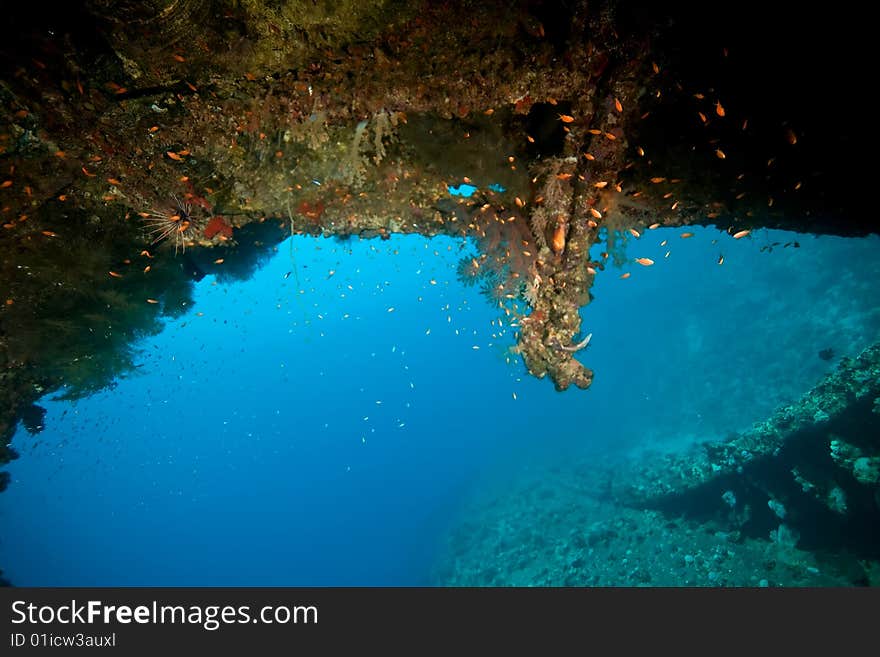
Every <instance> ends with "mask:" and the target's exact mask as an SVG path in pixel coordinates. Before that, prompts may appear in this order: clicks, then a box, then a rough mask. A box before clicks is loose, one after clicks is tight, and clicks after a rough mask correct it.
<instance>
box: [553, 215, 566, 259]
mask: <svg viewBox="0 0 880 657" xmlns="http://www.w3.org/2000/svg"><path fill="white" fill-rule="evenodd" d="M550 245H551V246H552V247H553V253H555V254H556V255H559V254H561V253H562V252H563V251H564V250H565V221H564V220H563V219H561V218H560V219H558V220H557V222H556V230H554V231H553V240H552V241H551V243H550Z"/></svg>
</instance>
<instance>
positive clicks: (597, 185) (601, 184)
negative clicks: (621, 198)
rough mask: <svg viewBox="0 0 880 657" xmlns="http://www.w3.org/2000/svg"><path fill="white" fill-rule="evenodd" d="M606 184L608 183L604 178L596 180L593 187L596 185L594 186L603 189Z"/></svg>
mask: <svg viewBox="0 0 880 657" xmlns="http://www.w3.org/2000/svg"><path fill="white" fill-rule="evenodd" d="M607 186H608V183H607V181H605V180H600V181H599V182H597V183H596V184H595V185H593V187H596V188H598V189H604V188H605V187H607Z"/></svg>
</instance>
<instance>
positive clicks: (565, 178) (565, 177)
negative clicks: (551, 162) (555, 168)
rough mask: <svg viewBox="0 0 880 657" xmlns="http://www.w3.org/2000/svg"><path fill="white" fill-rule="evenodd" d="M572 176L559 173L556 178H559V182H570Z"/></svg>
mask: <svg viewBox="0 0 880 657" xmlns="http://www.w3.org/2000/svg"><path fill="white" fill-rule="evenodd" d="M571 176H572V174H570V173H557V174H556V177H557V178H559V180H568V179H569V178H571Z"/></svg>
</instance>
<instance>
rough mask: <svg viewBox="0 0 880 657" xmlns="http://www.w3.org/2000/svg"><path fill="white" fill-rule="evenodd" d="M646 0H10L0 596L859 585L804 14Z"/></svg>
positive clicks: (844, 284) (853, 230) (839, 188)
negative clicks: (755, 16)
mask: <svg viewBox="0 0 880 657" xmlns="http://www.w3.org/2000/svg"><path fill="white" fill-rule="evenodd" d="M669 11H670V13H669V15H665V14H663V15H661V14H660V9H658V8H657V7H653V6H648V5H645V6H642V5H640V4H639V3H633V4H632V5H630V4H627V3H617V2H605V3H599V4H594V3H581V2H573V3H556V2H537V1H536V2H525V1H524V2H517V3H493V2H489V3H480V4H475V3H470V2H460V3H459V2H453V3H419V2H411V3H407V2H394V1H391V0H373V1H371V2H362V3H350V2H341V3H313V2H300V1H298V0H285V1H284V2H279V3H251V2H222V1H220V2H207V1H203V0H188V1H182V0H181V1H179V2H166V1H164V0H153V1H151V2H143V3H121V2H114V1H112V0H92V1H89V2H72V3H69V5H67V6H66V7H65V8H64V9H60V10H59V11H58V13H48V14H43V13H41V12H40V11H39V10H38V8H20V9H17V10H16V12H15V13H14V15H13V16H12V19H13V21H14V24H15V25H17V26H18V28H19V29H18V31H17V33H16V35H14V36H13V37H11V38H10V40H9V42H8V43H6V44H5V45H3V46H2V47H0V104H2V109H0V221H2V229H0V432H2V434H3V442H2V445H0V569H2V570H0V576H2V581H3V583H4V584H6V585H12V586H438V587H441V586H442V587H461V586H465V587H470V586H480V587H483V586H551V587H562V586H577V587H583V586H625V587H630V586H650V587H658V586H663V587H665V586H676V587H684V586H709V587H717V586H731V587H768V586H769V587H779V586H783V587H790V586H876V585H880V225H878V223H877V221H876V219H875V217H874V215H873V214H871V213H870V212H865V211H863V208H862V207H860V206H859V203H860V201H859V199H858V198H857V195H855V194H851V193H845V191H844V190H847V189H849V188H850V187H857V186H858V184H859V181H858V180H857V178H858V176H859V175H861V174H860V172H859V171H854V170H853V169H852V168H848V167H844V166H840V162H841V161H842V159H843V156H844V155H845V154H846V153H850V152H851V150H852V149H853V148H855V143H854V141H853V139H852V136H851V135H850V134H849V133H848V132H847V131H846V130H845V129H841V130H837V131H832V130H828V129H827V125H826V118H827V112H826V111H825V109H823V107H821V106H816V105H815V104H809V103H807V102H802V101H805V99H807V98H808V97H810V91H809V84H808V83H809V80H810V79H811V76H813V75H815V74H816V71H820V72H821V71H823V70H826V68H825V67H832V66H833V65H834V62H833V61H830V60H827V59H823V58H822V56H820V55H819V54H817V53H814V52H813V51H811V50H809V49H808V48H807V46H806V45H804V44H806V42H808V41H809V38H810V36H811V35H813V34H815V33H816V31H817V30H819V29H820V28H821V29H822V30H825V29H828V28H829V26H828V25H827V24H825V23H824V21H825V18H824V17H822V16H819V15H816V16H807V17H806V18H804V21H805V22H804V24H803V26H802V27H803V29H802V30H801V31H799V32H798V35H799V37H798V38H803V40H804V41H803V42H801V41H793V42H791V43H783V44H779V45H775V46H770V47H769V51H762V52H761V53H758V52H757V51H756V49H755V47H754V45H751V41H750V39H749V38H746V36H744V33H743V31H742V27H743V21H746V19H745V18H743V17H741V16H738V17H732V16H728V15H726V14H722V18H724V19H725V20H724V21H722V19H721V18H714V19H710V18H708V17H707V14H704V13H700V14H697V15H691V14H689V13H687V12H685V11H684V10H683V9H681V8H680V7H677V5H674V6H672V7H671V8H669ZM705 11H708V10H705ZM560 12H563V13H560ZM563 14H564V15H563ZM463 17H464V18H463ZM727 19H729V21H730V22H725V21H727ZM706 20H715V21H719V22H718V26H719V27H718V30H719V31H718V32H717V34H715V35H714V36H713V37H712V38H710V37H709V36H707V35H706V34H705V33H704V32H703V31H702V28H700V30H699V31H698V30H697V26H702V25H703V24H704V22H705V21H706ZM194 25H199V26H201V27H200V29H199V30H198V31H194V30H193V26H194ZM439 26H443V29H439ZM778 27H779V26H778V25H775V24H770V25H767V26H764V27H759V28H758V31H759V32H761V30H767V32H770V31H772V30H775V29H776V28H778ZM698 34H699V36H696V35H698ZM792 38H793V39H794V38H795V37H792ZM722 44H724V45H722ZM840 52H841V53H842V54H841V55H840V56H841V57H843V56H844V55H847V54H848V52H845V51H840ZM765 58H766V59H765ZM759 59H760V60H761V62H762V66H761V68H760V69H758V68H756V67H755V64H756V61H758V60H759ZM802 65H803V66H802ZM782 73H785V75H782ZM852 74H853V75H855V73H852ZM831 154H833V157H834V159H831V157H832V155H831Z"/></svg>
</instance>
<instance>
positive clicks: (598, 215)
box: [590, 208, 602, 219]
mask: <svg viewBox="0 0 880 657" xmlns="http://www.w3.org/2000/svg"><path fill="white" fill-rule="evenodd" d="M590 214H591V215H593V216H594V217H596V219H601V218H602V213H601V212H599V211H598V210H597V209H596V208H590Z"/></svg>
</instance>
